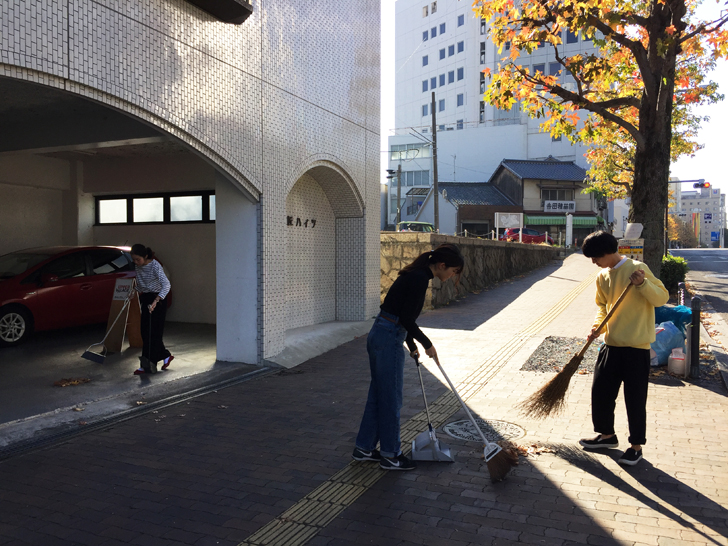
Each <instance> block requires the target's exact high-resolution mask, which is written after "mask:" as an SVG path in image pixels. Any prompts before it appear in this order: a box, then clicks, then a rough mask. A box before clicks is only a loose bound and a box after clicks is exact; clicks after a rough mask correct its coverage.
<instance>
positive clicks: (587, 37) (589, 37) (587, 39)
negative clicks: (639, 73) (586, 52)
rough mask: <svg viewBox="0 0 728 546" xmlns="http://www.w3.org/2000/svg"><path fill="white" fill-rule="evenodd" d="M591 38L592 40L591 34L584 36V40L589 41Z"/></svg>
mask: <svg viewBox="0 0 728 546" xmlns="http://www.w3.org/2000/svg"><path fill="white" fill-rule="evenodd" d="M592 40H593V38H592V37H591V36H584V41H585V42H591V41H592Z"/></svg>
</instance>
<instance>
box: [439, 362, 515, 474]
mask: <svg viewBox="0 0 728 546" xmlns="http://www.w3.org/2000/svg"><path fill="white" fill-rule="evenodd" d="M435 363H436V364H437V367H438V368H440V371H441V372H442V376H443V377H444V378H445V381H447V384H448V385H450V388H451V389H452V392H453V394H454V395H455V396H456V397H457V399H458V400H459V401H460V405H461V406H462V407H463V409H464V410H465V413H467V414H468V417H469V418H470V421H471V422H472V423H473V426H474V427H475V429H476V430H477V431H478V433H479V434H480V438H481V439H482V440H483V445H484V449H483V458H484V459H485V464H486V466H487V467H488V473H489V474H490V480H491V481H492V482H493V483H495V482H499V481H502V480H503V479H504V478H505V477H506V474H508V472H509V471H510V470H511V468H513V467H514V466H516V465H517V464H518V452H514V451H513V450H512V449H510V448H508V447H506V448H505V449H504V447H503V446H501V445H499V444H497V443H495V442H489V441H488V439H487V438H486V437H485V434H483V431H482V430H480V427H479V426H478V423H476V422H475V419H473V415H472V414H471V413H470V410H469V409H468V406H466V405H465V402H463V399H462V398H460V395H459V394H458V391H456V390H455V386H454V385H453V384H452V381H450V378H449V377H448V376H447V374H446V373H445V370H443V369H442V366H441V365H440V361H439V360H438V358H437V356H435Z"/></svg>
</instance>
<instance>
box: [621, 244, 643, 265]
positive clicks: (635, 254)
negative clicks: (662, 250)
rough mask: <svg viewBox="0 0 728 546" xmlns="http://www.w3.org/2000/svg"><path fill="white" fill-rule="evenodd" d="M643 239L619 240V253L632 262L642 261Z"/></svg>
mask: <svg viewBox="0 0 728 546" xmlns="http://www.w3.org/2000/svg"><path fill="white" fill-rule="evenodd" d="M644 248H645V240H644V239H620V240H619V253H620V254H621V255H622V256H626V257H627V258H630V259H632V260H638V261H640V262H641V261H644Z"/></svg>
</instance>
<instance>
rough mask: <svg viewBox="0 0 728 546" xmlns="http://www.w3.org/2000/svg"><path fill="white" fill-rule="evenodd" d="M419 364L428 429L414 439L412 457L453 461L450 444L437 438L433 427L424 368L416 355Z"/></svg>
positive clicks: (425, 459) (424, 459) (415, 458)
mask: <svg viewBox="0 0 728 546" xmlns="http://www.w3.org/2000/svg"><path fill="white" fill-rule="evenodd" d="M414 359H415V363H416V364H417V373H418V374H419V375H420V386H421V387H422V399H423V400H424V401H425V412H426V413H427V429H428V430H426V431H425V432H420V433H419V434H418V435H417V436H416V437H415V439H414V440H412V454H411V457H412V459H414V460H415V461H439V462H445V463H452V462H454V461H455V459H453V457H452V454H451V453H450V446H448V445H447V444H443V443H442V442H440V440H438V439H437V434H435V429H434V428H432V421H431V420H430V409H429V408H428V407H427V397H426V396H425V384H424V383H423V382H422V370H420V361H419V359H418V358H417V357H416V356H415V357H414Z"/></svg>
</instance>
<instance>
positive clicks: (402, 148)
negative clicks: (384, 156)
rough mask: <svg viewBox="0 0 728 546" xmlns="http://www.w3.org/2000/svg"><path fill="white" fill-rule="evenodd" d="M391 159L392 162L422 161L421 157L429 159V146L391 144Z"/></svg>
mask: <svg viewBox="0 0 728 546" xmlns="http://www.w3.org/2000/svg"><path fill="white" fill-rule="evenodd" d="M390 151H391V154H392V155H391V157H390V159H391V160H392V161H398V160H402V159H422V158H423V157H431V156H432V154H431V152H430V145H429V144H424V143H422V144H392V149H391V150H390Z"/></svg>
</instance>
